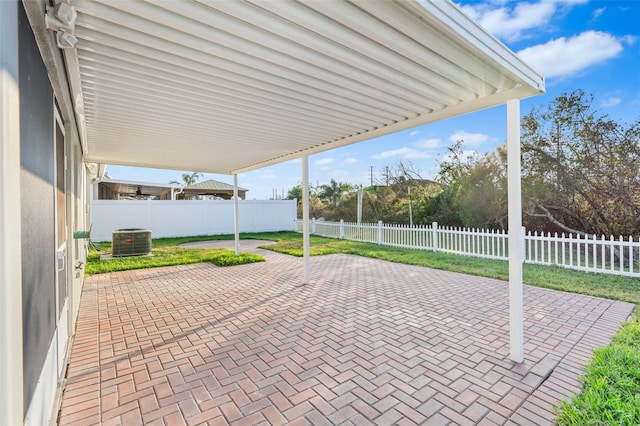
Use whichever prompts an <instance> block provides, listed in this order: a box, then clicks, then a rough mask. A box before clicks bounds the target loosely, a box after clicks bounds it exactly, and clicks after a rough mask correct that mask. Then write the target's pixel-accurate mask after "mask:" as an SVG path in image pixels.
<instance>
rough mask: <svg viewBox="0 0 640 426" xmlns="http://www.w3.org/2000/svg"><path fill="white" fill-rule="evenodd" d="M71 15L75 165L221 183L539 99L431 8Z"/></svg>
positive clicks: (504, 55) (506, 65) (325, 4)
mask: <svg viewBox="0 0 640 426" xmlns="http://www.w3.org/2000/svg"><path fill="white" fill-rule="evenodd" d="M71 4H72V5H74V6H75V7H76V10H77V12H78V20H77V23H76V27H75V35H76V36H77V38H78V43H77V45H76V49H74V50H73V51H71V52H69V51H67V54H66V58H67V60H68V65H69V67H71V68H72V70H71V72H70V75H75V74H76V73H77V75H79V81H78V82H75V84H74V85H73V86H74V87H75V90H74V92H75V93H74V98H75V100H76V109H77V111H78V112H79V117H80V122H81V126H82V132H81V133H82V135H83V138H84V139H85V140H84V141H83V142H84V143H85V144H86V146H87V147H88V149H87V152H86V159H87V160H88V161H94V162H100V163H110V164H131V165H141V166H149V167H160V168H174V169H181V170H197V171H204V172H212V173H237V172H240V171H245V170H250V169H253V168H257V167H261V166H264V165H268V164H271V163H274V162H278V161H283V160H286V159H291V158H295V157H298V156H300V155H303V154H311V153H314V152H319V151H323V150H327V149H331V148H335V147H339V146H343V145H347V144H350V143H354V142H358V141H361V140H365V139H369V138H371V137H375V136H380V135H383V134H388V133H392V132H395V131H399V130H402V129H406V128H410V127H414V126H417V125H421V124H425V123H429V122H433V121H436V120H441V119H445V118H449V117H452V116H455V115H460V114H464V113H468V112H471V111H474V110H477V109H480V108H485V107H489V106H493V105H498V104H501V103H504V102H505V101H506V100H508V99H513V98H523V97H528V96H532V95H535V94H538V93H541V92H543V91H544V81H543V79H542V77H541V76H539V75H538V74H536V73H535V72H534V71H533V70H531V69H530V68H529V67H528V66H527V65H526V64H524V63H523V62H522V61H520V60H519V59H518V58H517V57H516V56H515V54H513V53H512V52H511V51H509V50H508V49H507V48H506V47H504V46H503V45H502V44H500V43H499V42H498V41H497V40H495V39H494V38H493V37H491V36H490V35H489V34H487V33H486V32H485V31H484V30H482V29H481V28H480V27H479V26H478V25H477V24H476V23H474V22H473V21H472V20H471V19H470V18H468V17H467V16H466V15H464V14H463V13H462V12H461V11H460V10H459V9H458V8H457V7H456V6H455V5H453V4H452V3H450V2H448V1H443V0H433V1H426V0H415V1H398V2H396V1H362V2H360V1H353V2H350V1H338V0H317V1H308V2H292V1H280V0H274V1H253V2H251V1H247V2H240V1H205V0H202V1H177V0H176V1H170V2H153V3H151V2H143V1H126V2H112V1H106V0H101V1H88V0H72V1H71Z"/></svg>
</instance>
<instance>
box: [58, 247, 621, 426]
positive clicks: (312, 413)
mask: <svg viewBox="0 0 640 426" xmlns="http://www.w3.org/2000/svg"><path fill="white" fill-rule="evenodd" d="M261 254H264V255H266V256H267V258H268V261H267V262H265V263H260V264H252V265H243V266H238V267H230V268H218V267H215V266H212V265H210V264H197V265H190V266H181V267H168V268H159V269H150V270H139V271H132V272H123V273H114V274H105V275H100V276H95V277H92V278H90V279H88V280H87V282H86V283H85V288H84V293H83V298H82V307H81V311H80V319H79V323H78V329H77V333H76V337H75V341H74V345H73V349H72V354H71V361H70V366H69V374H68V381H67V385H66V390H65V394H64V399H63V403H62V411H61V417H60V424H61V425H68V424H73V425H93V424H103V425H118V424H122V425H136V424H154V425H183V424H186V425H199V424H211V425H213V424H234V425H236V424H237V425H245V424H246V425H249V424H251V425H254V424H313V425H323V424H327V425H335V424H380V425H390V424H436V425H443V424H460V425H474V424H483V425H485V424H486V425H490V424H521V425H524V424H549V423H551V422H552V421H553V418H554V415H553V406H554V405H556V404H557V402H558V401H559V400H562V399H566V398H568V397H569V396H570V395H571V392H574V391H577V390H579V386H580V385H579V382H578V380H577V378H576V377H577V375H578V374H579V373H580V369H581V367H582V366H583V365H584V364H585V363H586V362H587V361H588V359H589V358H590V356H591V350H592V349H593V348H594V347H597V346H602V345H605V344H606V343H607V342H609V341H610V339H611V337H612V336H613V334H615V332H616V331H617V329H618V327H619V324H620V322H621V321H623V320H624V319H625V318H626V317H627V316H628V315H629V313H630V312H631V309H632V308H633V306H632V305H630V304H627V303H621V302H613V301H609V300H603V299H598V298H592V297H587V296H579V295H573V294H566V293H561V292H556V291H551V290H545V289H540V288H532V287H525V305H526V306H525V336H526V346H525V351H526V360H525V363H524V364H521V365H517V364H514V363H512V362H511V361H509V348H508V343H509V336H508V330H509V327H508V292H507V284H506V283H504V282H501V281H497V280H490V279H485V278H478V277H471V276H466V275H461V274H455V273H449V272H442V271H436V270H431V269H427V268H421V267H413V266H407V265H400V264H393V263H388V262H384V261H379V260H373V259H367V258H361V257H358V256H349V255H330V256H322V257H316V258H313V259H312V271H313V273H312V278H313V279H312V283H311V284H310V285H306V286H305V285H301V277H302V260H301V259H298V258H292V257H289V256H285V255H280V254H276V253H270V252H266V251H261Z"/></svg>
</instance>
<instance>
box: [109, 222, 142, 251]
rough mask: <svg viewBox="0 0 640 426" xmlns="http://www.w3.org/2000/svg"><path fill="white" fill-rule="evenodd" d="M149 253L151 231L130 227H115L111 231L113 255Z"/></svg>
mask: <svg viewBox="0 0 640 426" xmlns="http://www.w3.org/2000/svg"><path fill="white" fill-rule="evenodd" d="M150 254H151V231H149V230H147V229H140V228H131V229H116V230H115V231H113V232H112V233H111V255H112V256H113V257H123V256H144V255H150Z"/></svg>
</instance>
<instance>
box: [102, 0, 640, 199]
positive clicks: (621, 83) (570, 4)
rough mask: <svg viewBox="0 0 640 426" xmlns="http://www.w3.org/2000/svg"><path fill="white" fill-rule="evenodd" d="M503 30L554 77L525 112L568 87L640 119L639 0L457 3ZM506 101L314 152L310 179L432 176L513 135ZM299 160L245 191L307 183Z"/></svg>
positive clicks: (119, 174)
mask: <svg viewBox="0 0 640 426" xmlns="http://www.w3.org/2000/svg"><path fill="white" fill-rule="evenodd" d="M457 4H458V5H460V6H461V7H462V8H463V9H464V10H465V11H466V12H467V13H468V14H469V15H471V16H472V17H474V18H475V19H476V20H477V21H478V22H480V24H481V25H483V26H484V27H485V28H486V29H487V30H489V32H491V33H492V34H493V35H494V36H495V37H497V38H498V39H499V40H500V41H502V42H503V43H504V44H505V45H507V46H508V47H509V48H510V49H511V50H513V51H514V52H516V53H517V54H518V55H519V56H520V57H521V58H523V59H524V60H525V61H526V62H528V63H529V64H530V65H531V66H532V67H533V68H534V69H536V70H537V71H538V72H540V73H542V74H543V75H544V76H545V79H546V89H547V93H546V94H545V95H542V96H537V97H534V98H530V99H526V100H523V101H522V103H521V107H520V109H521V112H522V114H526V113H527V112H528V111H529V110H530V109H531V107H532V106H544V105H547V104H548V103H549V102H551V101H552V100H553V99H554V98H555V97H557V96H558V95H559V94H561V93H562V92H570V91H572V90H574V89H583V90H585V91H586V92H591V93H594V95H595V100H596V106H597V107H598V108H599V109H600V111H602V112H604V113H607V114H608V115H609V116H610V117H611V118H613V119H615V120H617V121H619V122H627V123H629V122H632V121H634V120H636V119H638V117H640V25H639V23H640V1H638V0H632V1H628V0H627V1H615V0H610V1H609V0H600V1H589V0H561V1H560V0H539V1H538V0H532V1H530V2H511V1H504V0H502V1H501V0H489V1H459V2H457ZM505 115H506V112H505V107H504V106H502V107H497V108H492V109H489V110H485V111H481V112H478V113H474V114H469V115H465V116H462V117H458V118H455V119H451V120H447V121H443V122H439V123H435V124H430V125H426V126H421V127H416V128H414V129H411V130H407V131H404V132H400V133H396V134H393V135H388V136H384V137H380V138H376V139H370V140H368V141H365V142H361V143H358V144H355V145H351V146H348V147H344V148H340V149H336V150H333V151H327V152H324V153H320V154H316V155H312V156H310V157H309V165H310V167H309V180H310V182H311V183H312V184H313V185H315V184H317V183H320V184H322V183H328V182H329V180H330V179H332V178H333V179H336V180H337V181H342V182H349V183H352V184H362V185H364V186H368V185H369V182H370V167H373V174H374V179H378V180H381V179H382V176H381V174H382V171H383V170H384V168H385V166H388V167H390V168H394V166H395V164H396V163H397V162H398V160H402V161H403V162H407V161H410V162H411V163H413V165H414V166H415V167H416V168H417V169H418V170H419V171H420V173H421V175H422V176H423V177H424V178H433V177H434V176H435V174H436V173H437V171H438V163H439V161H441V160H442V159H443V157H444V156H445V155H446V148H447V147H448V146H451V145H452V144H453V143H454V142H455V141H456V140H459V139H464V141H465V147H464V149H465V150H469V151H477V152H480V153H485V152H490V151H493V150H494V149H495V148H496V147H497V146H498V145H500V144H501V143H502V142H504V140H505V138H506V119H505ZM107 173H108V174H109V175H110V176H111V177H112V178H114V179H122V180H132V181H139V182H157V183H167V182H169V181H171V180H178V181H179V180H181V175H182V173H183V172H180V171H175V170H158V169H142V168H135V167H124V166H113V165H110V166H108V168H107ZM300 173H301V166H300V161H299V160H294V161H289V162H286V163H282V164H278V165H274V166H270V167H267V168H264V169H260V170H255V171H252V172H249V173H245V174H241V175H238V182H239V185H240V186H242V187H244V188H247V189H249V193H248V194H247V198H249V199H253V198H256V199H266V198H271V197H272V196H273V194H274V191H276V192H277V194H278V195H281V194H282V193H283V192H284V193H285V195H286V191H287V190H288V189H289V188H291V187H292V186H294V185H297V184H299V183H300V179H301V178H300ZM204 179H217V180H220V181H223V182H228V183H231V182H232V179H231V177H230V176H225V175H214V174H209V173H207V174H205V175H204V177H203V178H201V179H200V180H204Z"/></svg>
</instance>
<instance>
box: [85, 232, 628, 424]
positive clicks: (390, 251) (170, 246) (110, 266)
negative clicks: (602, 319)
mask: <svg viewBox="0 0 640 426" xmlns="http://www.w3.org/2000/svg"><path fill="white" fill-rule="evenodd" d="M241 238H242V239H263V240H273V241H275V242H276V244H271V245H269V246H265V247H264V248H266V249H269V250H273V251H276V252H279V253H286V254H290V255H293V256H302V235H301V234H299V233H296V232H268V233H255V234H251V233H248V234H241ZM230 239H233V236H231V235H217V236H198V237H182V238H162V239H155V240H153V253H154V256H153V257H133V258H123V259H114V260H108V261H106V260H105V261H101V260H99V252H96V251H95V250H92V251H91V252H90V254H89V258H88V259H87V267H86V274H87V275H92V274H97V273H101V272H112V271H118V270H127V269H137V268H151V267H155V266H168V265H179V264H186V263H196V262H213V263H215V264H218V265H225V264H242V263H250V262H256V261H262V260H264V258H262V257H261V256H257V255H254V254H248V253H243V254H242V255H241V256H240V257H239V258H236V257H235V256H234V253H233V252H232V251H230V250H226V249H183V248H179V247H178V245H179V244H182V243H187V242H196V241H207V240H230ZM101 247H103V248H104V250H103V251H109V249H110V244H108V243H101ZM334 253H344V254H353V255H359V256H366V257H371V258H375V259H382V260H387V261H390V262H398V263H405V264H409V265H419V266H425V267H429V268H435V269H442V270H446V271H452V272H460V273H464V274H469V275H478V276H483V277H489V278H497V279H501V280H505V281H507V280H508V279H509V265H508V262H506V261H501V260H490V259H480V258H474V257H468V256H459V255H453V254H447V253H434V252H430V251H424V250H414V249H403V248H394V247H387V246H379V245H376V244H371V243H359V242H354V241H347V240H338V239H330V238H324V237H317V236H311V255H312V256H317V255H325V254H334ZM523 281H524V282H525V283H526V284H529V285H533V286H537V287H545V288H551V289H555V290H561V291H567V292H572V293H580V294H587V295H591V296H597V297H603V298H607V299H614V300H622V301H626V302H631V303H634V304H636V305H640V279H638V278H631V277H624V276H618V275H607V274H593V273H588V272H582V271H574V270H570V269H564V268H560V267H555V266H542V265H527V264H525V265H524V268H523ZM583 383H584V390H583V392H582V393H581V394H579V395H576V396H575V397H574V398H573V400H572V401H570V402H568V403H563V404H561V405H560V406H559V407H558V409H557V413H558V419H557V422H558V424H561V425H576V426H577V425H639V424H640V310H639V309H637V308H636V310H635V315H634V317H633V318H632V319H631V320H629V321H627V322H626V323H625V324H624V325H623V328H622V330H621V331H620V332H619V333H618V334H617V335H616V337H615V339H614V341H613V343H612V344H611V345H609V346H607V347H606V348H602V349H599V350H597V351H596V353H595V356H594V358H593V360H592V362H591V363H590V364H589V366H588V367H587V370H586V373H585V376H584V378H583Z"/></svg>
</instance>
